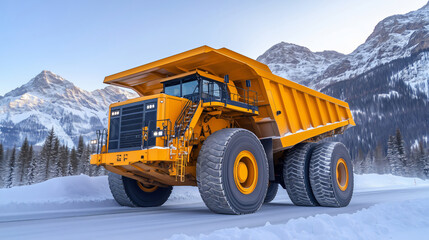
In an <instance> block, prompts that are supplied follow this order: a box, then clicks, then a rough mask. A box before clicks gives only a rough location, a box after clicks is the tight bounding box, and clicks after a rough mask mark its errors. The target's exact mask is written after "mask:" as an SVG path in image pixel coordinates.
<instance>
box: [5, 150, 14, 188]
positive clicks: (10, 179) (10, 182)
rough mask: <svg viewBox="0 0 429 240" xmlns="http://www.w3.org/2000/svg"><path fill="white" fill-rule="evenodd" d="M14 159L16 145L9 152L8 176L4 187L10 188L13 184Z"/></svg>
mask: <svg viewBox="0 0 429 240" xmlns="http://www.w3.org/2000/svg"><path fill="white" fill-rule="evenodd" d="M15 161H16V147H15V146H14V147H13V148H12V152H11V154H10V159H9V169H8V176H7V179H6V187H7V188H11V187H12V186H13V185H14V182H13V180H14V178H15V176H14V175H15Z"/></svg>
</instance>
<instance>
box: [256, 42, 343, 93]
mask: <svg viewBox="0 0 429 240" xmlns="http://www.w3.org/2000/svg"><path fill="white" fill-rule="evenodd" d="M344 56H345V55H344V54H341V53H338V52H335V51H323V52H312V51H310V49H308V48H306V47H302V46H298V45H295V44H291V43H285V42H281V43H278V44H276V45H274V46H272V47H271V48H270V49H268V50H267V51H266V52H265V53H264V54H262V55H261V56H259V57H258V58H257V60H258V61H260V62H263V63H265V64H267V65H268V67H269V68H270V69H271V71H273V72H274V73H275V74H277V75H279V76H282V77H284V78H287V79H290V80H293V81H296V82H299V83H301V84H304V85H307V84H310V83H311V80H313V79H315V78H317V77H318V76H320V75H321V74H322V73H323V72H324V71H325V70H326V69H327V68H328V67H329V66H330V65H332V64H333V63H335V62H337V61H339V59H341V58H343V57H344Z"/></svg>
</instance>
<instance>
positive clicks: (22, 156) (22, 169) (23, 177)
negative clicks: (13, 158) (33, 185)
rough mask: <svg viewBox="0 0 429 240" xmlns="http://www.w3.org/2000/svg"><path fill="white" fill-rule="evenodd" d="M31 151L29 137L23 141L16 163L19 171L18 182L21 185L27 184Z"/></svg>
mask: <svg viewBox="0 0 429 240" xmlns="http://www.w3.org/2000/svg"><path fill="white" fill-rule="evenodd" d="M29 151H30V148H29V145H28V139H27V138H25V139H24V142H23V143H22V146H21V151H20V152H19V156H18V161H17V164H16V166H17V171H16V172H17V173H18V176H17V180H18V181H17V184H19V185H24V184H26V181H27V171H28V168H29V162H28V160H29V157H28V154H29Z"/></svg>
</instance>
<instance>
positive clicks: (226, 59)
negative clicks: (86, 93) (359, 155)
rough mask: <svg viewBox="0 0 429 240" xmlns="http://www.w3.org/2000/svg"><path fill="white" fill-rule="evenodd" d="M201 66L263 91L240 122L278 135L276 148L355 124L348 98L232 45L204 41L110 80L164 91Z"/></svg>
mask: <svg viewBox="0 0 429 240" xmlns="http://www.w3.org/2000/svg"><path fill="white" fill-rule="evenodd" d="M196 70H198V71H203V72H206V73H208V74H211V75H214V76H217V77H220V78H224V77H225V75H228V78H229V83H228V84H230V85H233V86H236V87H239V88H243V89H244V88H248V89H250V90H251V91H254V92H257V107H258V111H257V114H255V116H253V117H252V120H251V121H248V119H246V120H243V121H240V120H239V119H238V120H237V123H238V124H239V126H240V127H242V128H246V129H249V130H251V131H252V132H254V133H255V134H256V135H257V136H258V137H259V138H260V139H264V138H270V139H272V140H273V150H274V152H277V151H281V150H282V149H285V148H287V147H290V146H293V145H295V144H297V143H299V142H302V141H317V140H320V139H321V138H323V137H328V136H332V135H334V134H339V133H342V132H343V131H344V130H345V129H346V128H347V127H348V126H352V125H355V123H354V121H353V117H352V114H351V112H350V109H349V105H348V104H347V103H346V102H344V101H341V100H338V99H336V98H333V97H330V96H328V95H325V94H323V93H320V92H318V91H315V90H313V89H310V88H307V87H305V86H302V85H300V84H297V83H295V82H293V81H290V80H287V79H284V78H282V77H279V76H276V75H274V74H273V73H272V72H271V71H270V69H269V68H268V67H267V66H266V65H265V64H262V63H260V62H257V61H255V60H253V59H250V58H248V57H245V56H243V55H241V54H238V53H236V52H233V51H231V50H229V49H226V48H221V49H214V48H211V47H208V46H202V47H199V48H196V49H193V50H190V51H186V52H183V53H180V54H177V55H174V56H171V57H168V58H164V59H161V60H158V61H155V62H152V63H149V64H145V65H142V66H139V67H136V68H132V69H129V70H127V71H124V72H120V73H117V74H114V75H111V76H108V77H106V78H105V80H104V83H107V84H113V85H117V86H122V87H127V88H131V89H133V90H135V91H136V92H137V93H138V94H140V95H141V96H145V95H152V94H157V93H161V91H162V90H163V85H162V83H161V82H162V81H163V80H164V79H166V78H169V77H172V76H176V75H179V74H185V73H189V72H191V71H196ZM246 80H250V83H251V86H250V87H248V86H246ZM242 97H244V98H245V97H246V96H242Z"/></svg>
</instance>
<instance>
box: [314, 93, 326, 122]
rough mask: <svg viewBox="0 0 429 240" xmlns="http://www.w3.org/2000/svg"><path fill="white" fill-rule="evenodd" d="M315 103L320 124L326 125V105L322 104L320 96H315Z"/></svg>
mask: <svg viewBox="0 0 429 240" xmlns="http://www.w3.org/2000/svg"><path fill="white" fill-rule="evenodd" d="M316 103H317V108H318V109H317V112H318V113H319V114H320V118H321V119H322V125H326V123H327V122H328V121H329V120H328V115H327V114H328V113H327V111H326V106H325V107H324V105H322V103H321V100H320V98H318V97H316Z"/></svg>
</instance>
